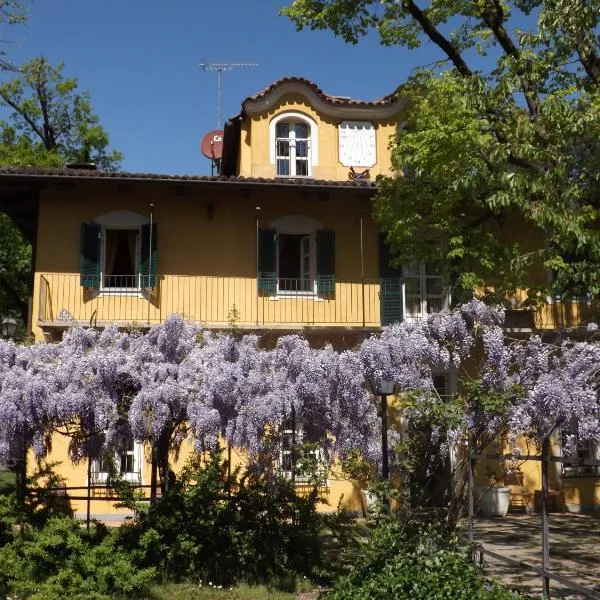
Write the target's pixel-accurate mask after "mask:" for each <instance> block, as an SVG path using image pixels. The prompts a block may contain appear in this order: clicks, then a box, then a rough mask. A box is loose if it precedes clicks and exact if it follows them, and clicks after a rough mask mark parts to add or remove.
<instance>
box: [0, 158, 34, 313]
mask: <svg viewBox="0 0 600 600" xmlns="http://www.w3.org/2000/svg"><path fill="white" fill-rule="evenodd" d="M0 154H1V149H0ZM0 240H2V244H0V315H2V316H6V315H7V314H14V315H15V316H17V317H19V318H20V319H22V320H24V319H25V316H26V314H27V301H26V298H27V296H28V290H29V283H30V279H31V245H30V244H29V242H28V241H27V240H26V239H25V238H24V237H23V234H22V233H21V232H20V231H19V229H17V227H15V225H14V224H13V222H12V221H11V220H10V218H9V217H8V215H6V214H5V213H3V212H0Z"/></svg>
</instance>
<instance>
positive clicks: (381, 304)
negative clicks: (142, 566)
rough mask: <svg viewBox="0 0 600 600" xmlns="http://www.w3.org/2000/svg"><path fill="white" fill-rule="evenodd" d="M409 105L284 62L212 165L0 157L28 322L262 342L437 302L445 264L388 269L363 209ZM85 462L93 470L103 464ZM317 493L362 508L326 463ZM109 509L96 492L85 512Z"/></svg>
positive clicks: (549, 318)
mask: <svg viewBox="0 0 600 600" xmlns="http://www.w3.org/2000/svg"><path fill="white" fill-rule="evenodd" d="M405 110H407V107H406V104H405V101H404V100H403V98H401V97H399V96H397V95H395V94H391V95H389V96H387V97H385V98H382V99H380V100H376V101H372V102H363V101H359V100H351V99H347V98H343V97H337V96H331V95H328V94H326V93H324V92H323V91H321V90H320V89H319V88H318V87H317V86H316V85H314V84H313V83H311V82H310V81H307V80H304V79H301V78H295V77H290V78H285V79H282V80H280V81H277V82H275V83H273V84H272V85H270V86H269V87H268V88H266V89H265V90H263V91H262V92H260V93H258V94H256V95H255V96H252V97H249V98H247V99H246V100H244V102H243V103H242V109H241V112H240V114H239V115H237V116H235V117H233V118H232V119H230V120H229V122H228V123H227V125H226V127H225V133H224V141H223V159H222V164H221V174H220V175H218V176H174V175H157V174H139V173H107V172H99V171H96V170H93V169H87V168H65V169H38V168H2V169H0V191H1V192H2V199H1V201H0V207H1V208H2V209H4V210H6V211H7V212H9V213H10V214H12V216H13V217H15V218H16V219H19V218H21V220H23V219H24V220H25V221H28V222H30V223H31V222H36V223H37V227H36V228H35V231H34V230H33V229H32V228H31V230H30V238H31V241H32V242H33V245H34V264H35V268H34V281H33V295H32V302H31V309H30V327H31V331H32V334H33V336H34V337H35V339H36V340H38V341H43V340H45V341H53V340H56V339H58V338H59V337H60V335H61V334H62V332H63V331H64V330H65V328H67V327H70V326H72V325H74V324H78V325H85V326H94V327H102V326H104V325H105V324H107V323H113V322H117V323H119V324H120V325H122V326H124V327H138V328H145V327H149V326H152V325H154V324H157V323H161V322H163V321H164V319H165V318H166V317H167V316H168V315H170V314H172V313H179V314H182V315H183V316H184V317H185V318H187V319H190V320H193V321H195V322H198V323H202V324H203V325H204V326H205V327H208V328H217V329H226V328H229V327H231V326H235V327H237V328H239V329H241V330H244V331H258V332H260V333H261V335H263V338H264V339H265V340H266V343H270V340H272V339H274V338H276V337H277V336H278V335H281V334H282V333H284V332H302V333H303V334H304V335H305V336H306V337H307V339H308V340H309V341H310V342H311V343H314V344H324V343H326V342H330V343H331V344H333V346H334V347H336V348H346V347H347V348H350V347H354V346H355V345H356V344H357V343H359V342H360V341H361V340H362V339H364V336H365V335H367V334H369V333H371V332H372V331H377V330H378V329H379V328H381V327H382V326H384V325H386V324H389V323H391V322H395V321H400V320H405V319H408V320H418V319H421V318H423V317H425V316H426V315H427V314H428V313H431V312H434V311H438V310H441V309H442V308H444V307H446V306H447V305H448V301H449V299H448V293H447V289H446V287H445V285H444V280H443V277H442V275H441V274H440V273H438V272H436V271H434V270H431V269H429V267H428V266H427V265H424V264H413V265H408V266H406V267H405V269H404V272H403V273H402V271H401V270H397V269H393V268H391V267H390V266H389V255H388V253H387V250H386V247H385V245H383V244H382V243H381V241H380V237H379V234H378V230H377V227H376V226H375V224H374V222H373V221H372V220H371V217H370V214H371V198H372V196H373V194H374V191H375V183H374V181H375V178H376V177H377V176H378V175H393V174H394V173H393V169H392V164H391V160H390V152H389V144H390V141H391V139H392V138H393V136H394V135H395V133H396V129H397V127H398V126H399V124H401V123H402V121H403V118H402V115H403V111H405ZM585 310H586V306H585V305H579V304H577V305H575V304H573V305H564V306H563V305H562V304H557V303H553V304H549V305H548V307H547V308H546V309H544V310H543V311H539V312H538V313H525V314H524V315H525V318H524V319H523V314H522V313H515V315H514V316H513V317H512V318H513V319H516V320H513V321H512V322H510V323H509V325H510V326H511V327H512V329H513V330H514V332H528V331H531V330H532V328H533V327H537V328H544V329H549V330H552V329H553V328H555V326H557V325H558V326H564V325H565V324H568V325H577V324H578V323H579V322H580V321H581V319H582V318H585ZM582 311H584V312H582ZM519 318H520V319H521V321H519ZM145 458H146V457H145V456H144V451H143V448H140V447H138V446H137V445H136V444H133V443H132V446H131V448H130V449H129V451H128V452H127V453H125V454H124V456H123V457H122V460H121V467H122V471H123V473H124V474H125V475H126V477H128V478H131V479H132V481H135V482H137V483H141V484H147V483H149V468H148V465H147V461H146V460H145ZM184 458H185V452H184V453H183V457H182V460H183V459H184ZM52 459H53V460H62V461H64V473H65V475H67V476H68V483H69V485H72V486H85V485H87V481H88V475H87V473H86V472H85V469H81V468H79V469H71V468H70V467H68V460H67V458H66V444H65V445H64V447H63V446H62V445H61V443H57V444H55V447H54V452H53V456H52ZM90 477H91V478H92V479H93V480H94V482H96V483H102V482H103V480H104V479H105V473H104V471H103V470H102V466H101V465H94V466H93V469H92V472H91V473H90ZM531 485H532V486H535V485H538V483H537V482H533V481H532V484H531ZM538 487H539V485H538ZM328 492H329V502H330V508H331V509H335V508H336V507H337V505H338V503H339V502H340V501H341V502H342V504H345V505H346V506H348V507H349V508H351V509H356V510H358V509H360V498H359V495H358V494H357V490H356V489H354V488H353V486H352V485H351V484H350V483H349V482H347V481H344V480H342V479H341V478H336V476H335V475H334V474H332V475H331V477H330V479H329V480H328ZM594 503H595V504H600V497H598V498H596V499H595V500H594ZM74 507H75V510H76V512H77V513H81V512H82V511H83V503H82V502H79V503H75V506H74ZM112 511H113V509H112V508H111V507H110V504H109V503H106V502H99V501H98V502H96V501H95V503H94V504H93V506H92V514H93V515H95V516H100V517H105V518H109V517H110V514H111V513H112Z"/></svg>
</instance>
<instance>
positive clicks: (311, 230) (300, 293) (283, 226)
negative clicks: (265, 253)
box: [269, 215, 322, 301]
mask: <svg viewBox="0 0 600 600" xmlns="http://www.w3.org/2000/svg"><path fill="white" fill-rule="evenodd" d="M269 226H270V227H271V228H272V229H275V231H276V232H277V241H276V248H275V256H276V267H277V284H276V292H275V295H274V296H272V299H275V300H278V299H280V298H297V297H305V298H313V299H314V300H318V301H321V300H322V298H319V294H318V289H317V239H316V232H317V231H318V230H319V229H322V225H321V223H319V221H316V220H314V219H311V218H310V217H306V216H304V215H287V216H285V217H281V218H279V219H274V220H273V221H271V222H270V224H269ZM281 235H304V236H306V237H307V238H308V244H309V252H310V257H309V263H310V270H309V276H308V277H307V279H308V280H309V281H312V286H310V287H311V288H312V289H309V290H284V289H281V286H280V284H279V280H280V277H279V238H280V236H281ZM300 260H301V261H302V256H301V257H300ZM302 270H303V269H302V265H301V269H300V272H301V274H302ZM283 279H285V278H283Z"/></svg>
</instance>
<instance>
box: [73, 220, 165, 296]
mask: <svg viewBox="0 0 600 600" xmlns="http://www.w3.org/2000/svg"><path fill="white" fill-rule="evenodd" d="M148 220H149V219H148V217H146V216H144V215H140V214H138V213H135V212H132V211H126V210H122V211H112V212H109V213H105V214H103V215H100V216H98V217H96V219H95V222H94V223H84V224H82V227H81V231H82V234H81V258H80V271H81V285H82V286H85V287H90V288H97V289H98V290H99V291H100V292H105V293H132V292H135V293H140V292H141V291H142V289H147V288H153V287H156V285H157V281H158V252H157V248H158V246H157V227H156V224H153V226H152V229H150V225H149V224H148Z"/></svg>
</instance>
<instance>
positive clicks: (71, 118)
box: [0, 0, 122, 322]
mask: <svg viewBox="0 0 600 600" xmlns="http://www.w3.org/2000/svg"><path fill="white" fill-rule="evenodd" d="M18 5H21V6H22V3H20V2H16V1H13V0H10V1H2V0H0V21H2V19H3V17H4V18H5V19H9V20H10V21H11V22H12V17H10V16H9V13H7V12H5V11H7V10H10V11H13V10H14V9H16V8H17V7H18ZM1 67H2V60H1V54H0V68H1ZM14 71H16V72H17V75H14V76H13V77H12V79H9V80H7V81H5V82H4V83H2V84H1V85H0V107H3V108H4V109H5V114H6V116H7V118H6V119H5V120H3V121H0V165H2V166H11V167H21V166H37V167H64V166H65V164H68V163H72V162H90V161H91V162H95V163H96V164H97V165H98V167H99V168H102V169H105V170H116V169H117V168H118V167H119V165H120V162H121V160H122V155H121V153H120V152H117V151H114V150H113V151H111V150H109V138H108V134H107V133H106V131H105V130H104V128H103V127H102V126H101V125H100V122H99V118H98V117H97V115H95V114H94V112H93V111H92V107H91V102H90V96H89V94H87V93H84V92H81V91H79V90H78V84H77V80H76V79H74V78H67V77H65V76H64V74H63V65H59V66H58V67H53V66H51V65H50V64H49V63H48V61H47V60H46V59H45V58H43V57H41V58H35V59H33V60H32V61H30V62H28V63H26V64H25V65H23V66H21V67H20V68H19V69H12V70H11V74H13V73H14ZM3 208H4V210H5V212H0V239H1V240H2V246H1V247H0V315H6V314H8V313H9V312H10V313H12V314H15V316H17V317H19V319H20V320H21V321H22V322H24V321H25V319H26V318H27V297H28V296H29V295H30V285H31V253H32V250H31V245H30V242H31V239H29V240H28V239H27V238H26V237H25V236H24V235H23V233H22V231H21V230H20V227H23V224H22V223H20V222H19V220H18V219H14V218H13V217H15V213H18V209H17V208H16V207H15V206H13V205H12V202H11V203H10V204H7V205H6V206H5V207H3ZM19 216H20V218H21V219H26V220H27V221H28V223H27V226H28V227H30V225H31V220H32V219H33V218H34V215H33V214H26V215H25V216H23V215H19ZM31 237H32V234H31V232H30V238H31Z"/></svg>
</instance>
